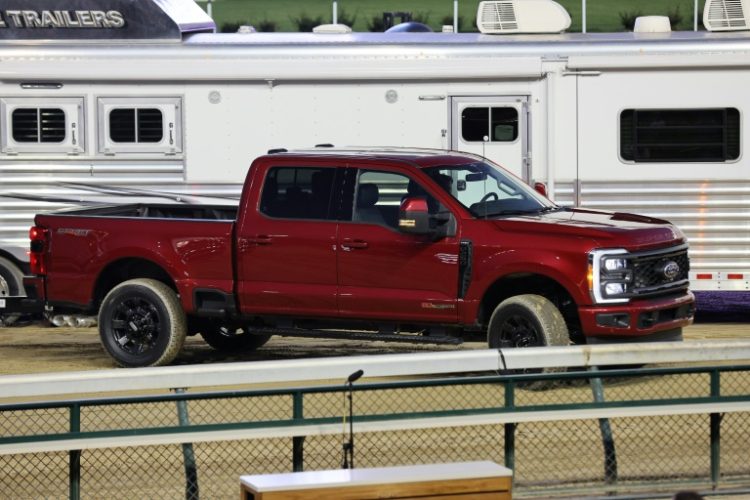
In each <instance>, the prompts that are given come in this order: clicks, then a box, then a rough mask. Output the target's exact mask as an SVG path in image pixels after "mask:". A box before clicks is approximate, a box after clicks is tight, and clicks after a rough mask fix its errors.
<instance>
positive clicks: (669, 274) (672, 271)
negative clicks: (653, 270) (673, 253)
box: [661, 260, 680, 281]
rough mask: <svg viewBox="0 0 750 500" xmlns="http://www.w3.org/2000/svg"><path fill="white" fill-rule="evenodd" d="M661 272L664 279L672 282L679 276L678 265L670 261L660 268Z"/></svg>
mask: <svg viewBox="0 0 750 500" xmlns="http://www.w3.org/2000/svg"><path fill="white" fill-rule="evenodd" d="M661 272H662V274H663V275H664V277H665V278H667V279H668V280H669V281H674V279H675V278H676V277H677V275H678V274H680V265H679V264H677V262H675V261H673V260H670V261H668V262H666V263H665V264H664V267H662V268H661Z"/></svg>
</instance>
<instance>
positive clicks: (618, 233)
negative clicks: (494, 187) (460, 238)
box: [494, 208, 685, 251]
mask: <svg viewBox="0 0 750 500" xmlns="http://www.w3.org/2000/svg"><path fill="white" fill-rule="evenodd" d="M494 223H495V225H496V226H497V227H498V229H500V230H502V231H512V232H531V233H535V234H539V233H544V234H546V235H550V236H551V235H560V236H563V237H578V238H587V239H592V240H595V241H596V242H598V244H599V245H600V246H603V247H610V248H614V247H618V248H626V249H628V250H631V251H635V250H646V249H648V248H656V247H663V246H667V245H668V244H679V243H683V242H684V241H685V236H684V235H683V234H682V231H680V229H679V228H677V227H676V226H673V225H672V224H670V223H669V222H668V221H665V220H662V219H656V218H654V217H646V216H643V215H635V214H629V213H622V212H605V211H599V210H586V209H581V208H565V209H562V210H558V211H555V212H549V213H543V214H539V215H523V216H514V217H505V218H502V219H496V220H495V221H494Z"/></svg>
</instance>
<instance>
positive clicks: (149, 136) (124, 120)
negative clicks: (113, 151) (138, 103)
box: [109, 108, 164, 143]
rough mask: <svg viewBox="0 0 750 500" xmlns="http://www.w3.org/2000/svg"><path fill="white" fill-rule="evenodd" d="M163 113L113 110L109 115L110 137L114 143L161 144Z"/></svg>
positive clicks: (148, 109) (144, 110) (151, 110)
mask: <svg viewBox="0 0 750 500" xmlns="http://www.w3.org/2000/svg"><path fill="white" fill-rule="evenodd" d="M163 136H164V121H163V116H162V112H161V110H159V109H156V108H146V109H133V108H129V109H113V110H112V111H110V113H109V137H110V139H112V141H113V142H132V143H141V142H161V140H162V137H163Z"/></svg>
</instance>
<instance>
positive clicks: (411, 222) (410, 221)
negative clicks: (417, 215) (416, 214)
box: [398, 219, 417, 227]
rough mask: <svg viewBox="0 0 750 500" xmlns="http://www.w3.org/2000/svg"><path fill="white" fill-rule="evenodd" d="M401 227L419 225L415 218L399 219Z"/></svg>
mask: <svg viewBox="0 0 750 500" xmlns="http://www.w3.org/2000/svg"><path fill="white" fill-rule="evenodd" d="M398 225H399V227H415V226H416V225H417V221H415V220H414V219H399V220H398Z"/></svg>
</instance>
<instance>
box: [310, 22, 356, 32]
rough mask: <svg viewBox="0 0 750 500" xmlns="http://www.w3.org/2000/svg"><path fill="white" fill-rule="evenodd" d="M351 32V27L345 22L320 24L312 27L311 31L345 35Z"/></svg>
mask: <svg viewBox="0 0 750 500" xmlns="http://www.w3.org/2000/svg"><path fill="white" fill-rule="evenodd" d="M351 32H352V29H351V28H350V27H349V26H347V25H346V24H321V25H320V26H316V27H314V28H313V33H322V34H325V35H346V34H349V33H351Z"/></svg>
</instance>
